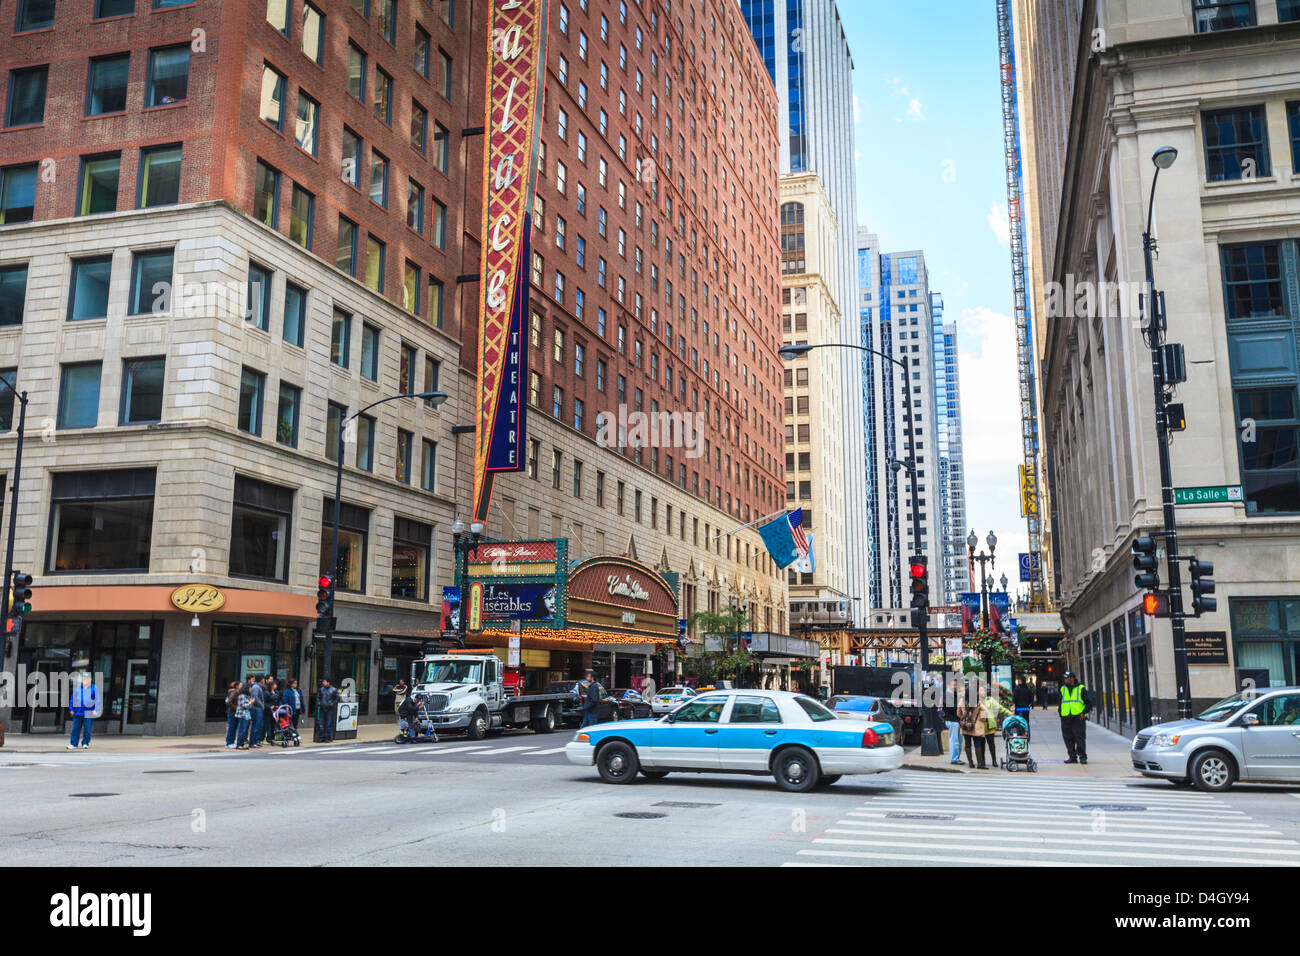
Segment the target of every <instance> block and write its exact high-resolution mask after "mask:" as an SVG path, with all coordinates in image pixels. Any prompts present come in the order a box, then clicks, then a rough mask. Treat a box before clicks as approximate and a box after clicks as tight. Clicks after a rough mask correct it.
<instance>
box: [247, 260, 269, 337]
mask: <svg viewBox="0 0 1300 956" xmlns="http://www.w3.org/2000/svg"><path fill="white" fill-rule="evenodd" d="M244 320H245V321H246V322H248V323H249V324H251V325H253V326H255V327H256V328H259V329H261V330H262V331H264V332H265V331H266V330H267V329H269V328H270V327H271V270H270V269H267V268H266V267H264V266H260V265H258V264H257V263H256V262H250V263H249V264H248V305H247V306H246V310H245V312H244Z"/></svg>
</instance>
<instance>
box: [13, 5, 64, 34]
mask: <svg viewBox="0 0 1300 956" xmlns="http://www.w3.org/2000/svg"><path fill="white" fill-rule="evenodd" d="M54 6H55V3H54V0H18V19H17V21H16V22H15V23H14V33H22V32H23V31H25V30H48V29H49V28H50V27H53V26H54Z"/></svg>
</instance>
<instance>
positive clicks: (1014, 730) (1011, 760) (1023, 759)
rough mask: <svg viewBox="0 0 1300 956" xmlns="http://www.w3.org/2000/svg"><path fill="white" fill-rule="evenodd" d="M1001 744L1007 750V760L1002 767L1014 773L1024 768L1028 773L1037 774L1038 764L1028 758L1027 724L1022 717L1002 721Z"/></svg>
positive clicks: (1031, 758)
mask: <svg viewBox="0 0 1300 956" xmlns="http://www.w3.org/2000/svg"><path fill="white" fill-rule="evenodd" d="M1002 742H1003V743H1004V744H1005V745H1006V748H1007V759H1006V760H1004V761H1003V762H1002V766H1004V767H1006V768H1007V770H1009V771H1011V772H1012V773H1015V772H1016V771H1017V770H1019V769H1020V768H1021V767H1024V768H1025V769H1026V770H1028V771H1029V772H1030V773H1037V772H1038V764H1037V763H1035V762H1034V758H1033V757H1031V756H1029V724H1028V723H1027V722H1026V721H1025V718H1023V717H1008V718H1007V719H1006V720H1004V721H1002Z"/></svg>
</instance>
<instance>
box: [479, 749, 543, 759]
mask: <svg viewBox="0 0 1300 956" xmlns="http://www.w3.org/2000/svg"><path fill="white" fill-rule="evenodd" d="M536 749H537V748H536V747H493V748H491V749H490V750H485V751H483V752H482V753H479V754H476V756H479V757H487V756H489V755H494V754H510V753H517V752H519V751H521V750H536Z"/></svg>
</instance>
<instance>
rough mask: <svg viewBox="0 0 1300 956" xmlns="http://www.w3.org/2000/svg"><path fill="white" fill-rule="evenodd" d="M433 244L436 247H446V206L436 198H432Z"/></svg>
mask: <svg viewBox="0 0 1300 956" xmlns="http://www.w3.org/2000/svg"><path fill="white" fill-rule="evenodd" d="M432 211H433V234H432V239H433V245H434V247H435V248H438V249H446V248H447V207H446V206H445V205H443V204H442V203H440V202H439V201H438V200H436V199H435V200H433V207H432Z"/></svg>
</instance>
